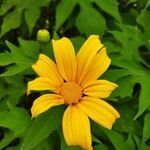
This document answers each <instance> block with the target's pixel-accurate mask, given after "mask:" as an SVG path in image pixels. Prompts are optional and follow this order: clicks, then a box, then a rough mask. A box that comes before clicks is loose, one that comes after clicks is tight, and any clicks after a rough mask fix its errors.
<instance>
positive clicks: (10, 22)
mask: <svg viewBox="0 0 150 150" xmlns="http://www.w3.org/2000/svg"><path fill="white" fill-rule="evenodd" d="M14 20H15V21H14ZM20 24H21V12H20V10H19V9H17V10H16V11H15V12H12V13H9V14H8V15H7V16H6V17H5V18H4V21H3V24H2V27H1V34H0V36H3V35H4V34H5V33H7V32H8V31H10V30H12V29H15V28H18V27H19V26H20Z"/></svg>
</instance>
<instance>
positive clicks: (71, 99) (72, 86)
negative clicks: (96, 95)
mask: <svg viewBox="0 0 150 150" xmlns="http://www.w3.org/2000/svg"><path fill="white" fill-rule="evenodd" d="M60 95H61V96H62V97H63V98H64V101H65V103H67V104H69V105H70V104H76V103H78V101H79V99H80V98H81V97H82V89H81V87H80V86H79V85H78V84H76V83H75V82H73V81H72V82H66V83H64V84H63V86H62V87H61V88H60Z"/></svg>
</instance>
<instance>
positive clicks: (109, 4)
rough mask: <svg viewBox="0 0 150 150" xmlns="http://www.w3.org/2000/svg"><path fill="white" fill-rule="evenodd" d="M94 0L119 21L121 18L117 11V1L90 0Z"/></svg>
mask: <svg viewBox="0 0 150 150" xmlns="http://www.w3.org/2000/svg"><path fill="white" fill-rule="evenodd" d="M92 1H93V2H95V3H96V4H97V5H98V6H99V7H100V8H101V9H102V10H104V11H105V12H107V13H108V14H109V15H111V16H113V17H114V18H115V19H116V20H117V21H120V22H121V18H120V15H119V11H118V3H117V1H116V0H111V1H110V0H105V1H100V0H92Z"/></svg>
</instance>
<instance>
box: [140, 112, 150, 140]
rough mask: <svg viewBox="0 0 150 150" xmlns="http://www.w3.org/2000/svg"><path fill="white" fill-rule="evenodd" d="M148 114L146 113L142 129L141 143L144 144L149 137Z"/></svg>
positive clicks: (149, 116)
mask: <svg viewBox="0 0 150 150" xmlns="http://www.w3.org/2000/svg"><path fill="white" fill-rule="evenodd" d="M149 123H150V113H148V114H147V115H146V116H145V118H144V128H143V137H142V142H144V143H145V142H146V141H147V140H148V138H149V137H150V126H149Z"/></svg>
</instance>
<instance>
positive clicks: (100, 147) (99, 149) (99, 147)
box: [94, 144, 108, 150]
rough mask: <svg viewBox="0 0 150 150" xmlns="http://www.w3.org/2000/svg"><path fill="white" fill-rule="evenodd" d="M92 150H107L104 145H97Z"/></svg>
mask: <svg viewBox="0 0 150 150" xmlns="http://www.w3.org/2000/svg"><path fill="white" fill-rule="evenodd" d="M94 150H108V148H107V146H106V145H104V144H98V145H96V146H94Z"/></svg>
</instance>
